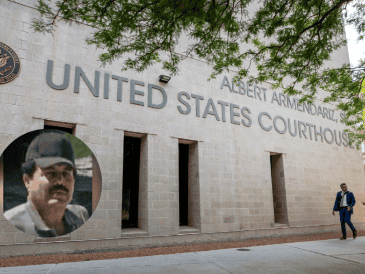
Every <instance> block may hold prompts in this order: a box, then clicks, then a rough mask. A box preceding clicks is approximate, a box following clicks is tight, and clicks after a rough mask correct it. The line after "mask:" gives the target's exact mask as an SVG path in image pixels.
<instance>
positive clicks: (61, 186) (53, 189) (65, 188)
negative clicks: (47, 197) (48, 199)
mask: <svg viewBox="0 0 365 274" xmlns="http://www.w3.org/2000/svg"><path fill="white" fill-rule="evenodd" d="M57 190H63V191H65V192H66V193H68V192H69V190H68V188H67V187H65V186H64V185H54V186H52V187H51V188H50V189H49V193H52V192H54V191H57Z"/></svg>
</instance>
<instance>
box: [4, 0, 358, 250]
mask: <svg viewBox="0 0 365 274" xmlns="http://www.w3.org/2000/svg"><path fill="white" fill-rule="evenodd" d="M34 6H35V1H34V0H27V1H25V0H24V1H20V0H19V1H7V0H2V1H1V2H0V26H1V31H0V42H2V43H5V44H6V45H8V46H10V47H11V48H12V49H13V50H14V51H15V52H16V53H17V54H18V56H19V58H20V61H21V72H20V75H19V76H18V77H17V78H16V79H15V80H14V81H12V82H10V83H8V84H2V85H0V153H2V152H3V151H4V149H5V148H6V147H7V146H8V145H9V144H10V143H11V142H12V141H13V140H14V139H16V138H17V137H19V136H21V135H22V134H24V133H26V132H29V131H32V130H36V129H42V128H43V127H44V124H45V122H47V121H52V122H60V123H69V124H74V125H75V133H74V134H75V135H76V136H77V137H78V138H80V139H81V140H83V141H84V142H85V143H86V144H87V145H88V146H89V147H90V149H91V150H92V151H93V153H94V154H95V156H96V158H97V160H98V162H99V165H100V168H101V173H102V193H101V197H100V201H99V204H98V206H97V208H96V210H95V212H94V214H93V215H92V217H91V218H90V220H88V222H87V223H86V224H85V225H83V226H82V227H81V228H80V229H78V230H76V231H74V232H73V233H71V234H70V235H68V236H66V237H60V238H57V239H38V238H37V239H36V238H35V237H32V236H29V235H26V234H25V233H23V232H21V231H18V230H17V229H16V228H15V227H13V226H12V225H11V224H10V223H9V222H8V221H7V220H6V219H5V218H4V217H3V214H2V213H3V208H2V206H3V202H2V199H3V193H0V257H6V256H14V255H22V254H35V253H38V254H46V253H58V252H66V253H67V252H75V251H82V250H90V249H106V248H108V249H113V248H126V247H130V246H132V247H135V246H151V245H164V244H174V243H184V242H191V241H213V240H222V239H231V238H232V239H236V238H247V237H260V236H272V235H281V234H296V233H311V232H313V233H315V232H321V231H326V230H332V229H337V230H339V229H340V228H339V218H338V215H336V217H333V216H332V214H331V212H332V208H333V203H334V199H335V195H336V192H337V191H339V190H340V187H339V185H340V184H341V183H343V182H346V183H347V184H348V187H349V190H350V191H352V192H354V194H355V197H356V199H357V201H358V203H357V204H356V206H355V208H354V218H353V220H354V222H355V224H356V225H357V227H358V229H362V228H363V226H364V222H365V216H364V215H365V214H364V213H365V206H364V205H362V202H365V188H364V171H363V170H364V167H363V161H362V153H361V151H358V150H356V149H353V148H350V147H348V146H347V147H345V145H344V142H343V140H341V144H340V145H338V144H336V142H337V143H339V139H337V138H334V137H332V139H331V134H330V133H331V132H332V134H333V133H334V134H335V135H336V134H337V135H338V132H339V131H341V132H342V131H343V129H344V126H343V124H341V123H340V122H339V120H340V113H339V111H335V112H334V113H333V117H331V115H332V114H329V115H328V116H329V118H323V117H322V115H319V116H318V115H312V114H309V113H307V112H308V111H307V110H305V109H304V106H299V107H300V108H301V109H302V110H303V111H301V110H297V107H298V106H297V105H296V106H295V108H294V107H293V106H290V104H289V102H288V98H286V97H285V96H283V95H280V94H279V93H280V91H276V92H274V91H272V90H271V89H270V86H269V85H266V84H262V85H261V86H259V87H255V86H252V87H251V88H250V89H252V91H250V92H246V90H247V85H245V89H242V88H241V89H240V88H238V87H237V86H233V88H232V80H231V79H232V77H233V76H234V75H235V73H234V71H233V72H230V73H229V74H225V75H222V76H220V77H217V79H215V80H212V81H210V82H207V81H206V79H207V78H208V77H209V73H210V69H211V68H210V66H209V65H208V64H207V63H205V62H202V61H200V60H196V59H188V60H186V61H184V62H183V63H182V64H181V73H180V75H179V76H176V77H173V78H172V79H171V80H170V82H169V83H167V84H163V83H161V82H159V81H158V76H159V75H161V74H164V71H163V70H162V69H161V66H160V65H155V66H153V67H151V68H149V69H148V70H146V71H145V72H143V73H140V74H137V73H135V72H133V71H126V72H123V73H121V72H120V65H121V62H122V61H115V62H114V63H113V64H112V65H107V66H105V67H100V63H99V62H98V55H99V54H100V51H98V50H95V49H94V48H93V47H91V46H88V45H86V44H85V38H86V37H87V36H88V35H90V33H91V32H92V30H91V29H90V28H89V27H88V26H85V25H83V24H72V25H69V24H64V23H61V22H60V23H58V27H57V28H56V31H55V33H54V35H53V36H52V35H51V34H39V33H34V31H33V30H32V29H31V28H30V24H31V21H32V18H33V17H35V16H38V13H37V11H36V9H35V8H34ZM48 60H52V61H53V74H52V79H51V81H52V82H53V83H54V84H55V85H61V84H62V83H63V80H64V74H65V64H69V65H70V82H69V85H68V87H67V88H66V89H63V90H59V89H54V88H52V87H51V86H50V85H49V84H47V81H46V73H47V66H49V63H48ZM345 61H348V52H347V48H342V49H341V50H339V51H338V52H337V53H336V54H335V55H334V57H333V60H332V61H331V62H333V65H334V66H335V65H336V64H342V63H343V62H345ZM76 67H80V68H81V69H82V71H83V72H84V74H85V76H86V77H87V79H88V80H89V81H90V83H91V85H92V86H93V87H94V86H95V83H94V79H95V77H96V74H95V71H98V72H100V89H99V95H98V96H95V94H96V91H95V90H94V94H93V92H91V91H90V88H89V87H88V86H87V84H86V81H85V80H84V79H83V77H80V86H79V92H75V89H76V88H75V72H76V69H77V68H76ZM106 74H108V75H106ZM112 75H115V76H118V77H124V78H127V80H126V81H124V82H123V81H121V83H122V89H121V97H119V99H120V100H118V94H117V93H118V92H117V90H118V81H116V80H114V79H112V78H111V76H112ZM225 76H226V77H225ZM105 78H108V79H109V94H108V96H107V95H106V93H105V89H104V86H105V84H106V82H105ZM151 85H155V86H158V87H160V88H162V89H163V90H164V91H165V92H166V97H167V103H166V105H165V106H164V107H162V108H156V107H153V105H157V104H159V103H161V102H162V99H163V97H162V93H161V92H160V91H159V90H158V88H151V89H150V91H151V94H152V102H149V101H148V100H149V98H148V93H149V87H152V86H151ZM76 86H77V85H76ZM133 89H134V90H136V91H135V93H134V95H133ZM265 89H266V90H265ZM181 92H185V93H184V94H182V93H181ZM240 93H241V94H240ZM243 93H245V94H243ZM131 94H132V95H131ZM142 94H143V95H142ZM275 94H276V95H277V96H278V97H277V100H276V98H275ZM194 95H196V96H194ZM133 96H134V99H133V98H132V97H133ZM198 96H201V97H198ZM189 98H190V99H189ZM199 98H200V99H199ZM133 100H134V103H131V102H133ZM219 101H220V102H221V103H219ZM136 102H137V103H136ZM138 102H139V103H138ZM141 102H143V105H142V103H141ZM183 102H187V103H188V104H189V106H190V113H188V109H189V107H188V106H187V104H184V103H183ZM291 102H292V101H291ZM279 103H280V104H279ZM198 104H199V107H200V110H199V112H198ZM316 104H317V105H318V106H319V105H320V106H321V107H322V108H323V107H325V108H327V109H335V107H334V106H333V105H326V104H324V103H323V102H321V101H320V98H319V100H318V101H317V102H316ZM223 106H225V107H223ZM214 107H215V108H216V112H215V111H214ZM244 107H246V109H245V108H244ZM222 108H223V109H225V111H223V112H222ZM247 108H248V109H247ZM240 112H241V113H240ZM263 112H266V113H267V114H268V115H270V117H271V119H270V118H269V116H268V115H267V114H262V113H263ZM184 113H186V114H184ZM260 114H262V115H261V125H260V122H259V119H258V117H259V116H260ZM245 115H246V116H245ZM278 115H280V116H281V117H282V118H283V119H284V120H285V124H284V122H283V121H282V118H280V117H278V118H277V116H278ZM247 117H248V118H247ZM288 118H289V119H290V121H288ZM330 118H332V119H330ZM274 121H275V123H273V122H274ZM301 121H304V122H302V124H300V122H301ZM298 122H299V125H298ZM293 123H297V126H298V127H301V129H302V131H301V130H300V129H299V128H298V132H297V133H296V134H295V136H293V135H294V133H293V132H294V124H293ZM288 124H290V125H291V129H289V128H287V129H286V132H285V133H282V134H281V133H280V132H281V131H283V128H284V126H285V125H286V126H285V128H286V127H287V126H288ZM313 125H315V126H316V128H315V127H314V126H313ZM270 126H271V129H270V130H267V129H268V128H270ZM274 126H276V129H275V128H274ZM320 127H321V130H322V132H321V133H319V131H320ZM304 128H305V129H306V131H304ZM326 128H329V129H330V131H331V132H329V131H328V130H327V131H326V133H325V134H326V135H325V136H323V131H325V129H326ZM265 129H266V130H265ZM289 130H291V132H292V133H293V134H291V133H290V132H289ZM315 131H317V133H318V134H317V133H315ZM125 136H138V137H140V138H141V167H140V181H139V187H140V189H139V209H138V210H139V214H138V219H139V221H138V223H139V229H134V230H133V229H131V230H128V229H126V230H124V229H122V226H121V223H122V220H121V212H122V186H123V142H124V137H125ZM337 137H338V136H337ZM342 137H343V136H342ZM331 140H332V143H331V142H330V141H331ZM179 143H188V144H189V149H190V158H189V163H190V170H189V174H190V175H189V194H188V195H189V227H180V226H179V169H178V167H179V163H178V162H179V153H178V145H179ZM270 155H274V156H275V155H280V157H279V158H280V159H279V160H278V159H276V158H275V157H274V158H275V159H276V160H275V161H276V163H277V164H274V165H271V164H270ZM272 166H278V169H277V172H279V173H275V172H274V173H275V174H274V173H273V174H274V175H273V177H272V172H271V169H272V168H271V167H272ZM1 173H2V172H1ZM0 177H1V178H0V179H1V181H0V182H1V185H2V176H0ZM274 177H275V178H276V177H277V181H278V182H279V185H280V187H279V188H278V189H277V190H276V191H274V193H273V182H272V178H274ZM274 188H275V187H274ZM0 191H2V188H1V190H0ZM274 196H275V197H277V198H276V199H277V201H279V202H277V204H279V203H282V204H283V206H281V210H278V208H279V207H278V206H276V207H275V210H277V212H279V213H277V214H279V215H280V216H281V214H283V216H282V217H280V218H278V219H277V220H276V222H275V210H274V200H273V199H274ZM280 197H282V198H280ZM283 207H284V208H285V210H283ZM283 212H284V213H283ZM278 220H284V221H278Z"/></svg>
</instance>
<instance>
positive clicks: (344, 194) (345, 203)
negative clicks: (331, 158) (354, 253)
mask: <svg viewBox="0 0 365 274" xmlns="http://www.w3.org/2000/svg"><path fill="white" fill-rule="evenodd" d="M340 187H341V189H342V191H340V192H338V193H337V196H336V200H335V205H334V207H333V211H332V214H333V215H335V211H339V212H340V221H341V230H342V238H340V240H346V223H347V225H348V226H349V227H350V229H351V230H352V233H353V238H354V239H355V238H356V237H357V230H356V229H355V227H354V225H353V224H352V222H351V214H353V210H352V208H353V207H354V206H355V203H356V200H355V196H354V194H353V193H352V192H350V191H347V185H346V184H345V183H342V184H341V185H340Z"/></svg>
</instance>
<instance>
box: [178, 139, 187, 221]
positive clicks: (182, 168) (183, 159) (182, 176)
mask: <svg viewBox="0 0 365 274" xmlns="http://www.w3.org/2000/svg"><path fill="white" fill-rule="evenodd" d="M188 186H189V145H188V144H179V216H180V217H179V220H180V226H187V225H188V211H189V204H188V198H189V191H188Z"/></svg>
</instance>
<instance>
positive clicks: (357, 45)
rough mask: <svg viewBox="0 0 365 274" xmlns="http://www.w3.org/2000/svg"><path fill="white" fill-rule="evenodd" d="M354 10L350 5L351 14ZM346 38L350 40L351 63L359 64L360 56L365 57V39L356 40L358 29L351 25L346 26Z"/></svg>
mask: <svg viewBox="0 0 365 274" xmlns="http://www.w3.org/2000/svg"><path fill="white" fill-rule="evenodd" d="M352 11H353V7H351V6H350V7H349V13H348V14H351V13H352ZM345 31H346V38H347V41H348V50H349V56H350V63H351V64H352V65H357V62H358V61H359V60H360V58H361V57H362V58H365V41H361V42H356V39H357V36H358V34H357V33H356V30H355V29H354V28H353V27H351V26H346V27H345Z"/></svg>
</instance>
